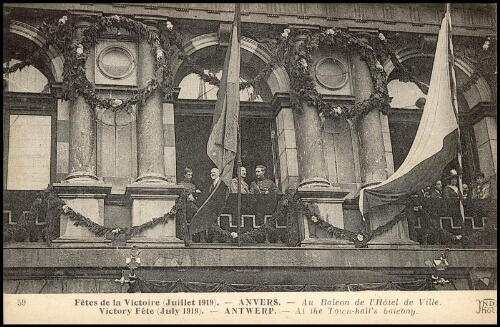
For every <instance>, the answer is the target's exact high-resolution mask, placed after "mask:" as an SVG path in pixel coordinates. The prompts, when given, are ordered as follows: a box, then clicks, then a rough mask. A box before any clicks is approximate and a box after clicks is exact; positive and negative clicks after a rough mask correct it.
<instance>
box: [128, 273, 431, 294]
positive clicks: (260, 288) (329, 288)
mask: <svg viewBox="0 0 500 327" xmlns="http://www.w3.org/2000/svg"><path fill="white" fill-rule="evenodd" d="M129 278H130V282H131V283H130V286H129V289H128V290H127V293H138V292H141V293H181V292H182V293H218V292H358V291H389V290H393V291H425V290H427V291H430V290H435V289H436V288H435V286H434V284H433V283H432V280H431V279H418V280H414V281H401V282H393V281H391V282H384V283H362V284H338V285H316V284H305V285H270V284H266V283H262V284H236V283H225V282H220V283H203V282H183V281H182V280H180V279H179V280H176V281H157V280H144V279H142V278H140V277H137V276H135V277H134V278H132V277H131V276H129Z"/></svg>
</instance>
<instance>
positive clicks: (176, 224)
mask: <svg viewBox="0 0 500 327" xmlns="http://www.w3.org/2000/svg"><path fill="white" fill-rule="evenodd" d="M451 9H452V22H453V45H454V52H455V72H456V85H457V100H458V107H459V113H458V116H459V125H460V136H461V150H462V155H463V158H462V166H463V171H462V176H463V181H464V182H465V183H467V184H468V185H470V186H472V185H473V184H474V177H475V175H476V174H477V173H478V172H482V173H484V175H485V179H486V180H487V182H488V183H489V186H490V198H489V199H486V200H481V201H472V200H471V201H469V202H467V203H466V219H465V222H464V223H461V222H460V220H461V219H459V220H457V217H459V216H457V210H458V209H457V208H458V202H457V201H454V200H449V199H439V200H438V202H433V203H430V202H427V204H426V205H427V206H428V207H426V208H434V209H432V210H434V211H433V212H431V213H430V214H429V215H427V216H426V215H424V214H423V213H422V210H419V209H418V208H417V209H415V210H413V208H414V207H418V203H417V204H416V205H415V206H411V210H409V211H410V212H412V217H411V218H408V217H403V218H402V219H398V220H397V222H396V221H395V222H394V223H391V221H392V219H393V217H389V216H388V217H379V218H377V219H372V220H371V221H365V220H364V219H363V217H362V216H361V214H360V212H359V208H358V200H359V192H360V189H361V188H362V187H365V186H367V185H372V184H374V183H378V182H381V181H383V180H385V179H386V178H388V177H389V176H390V175H391V174H393V173H394V171H396V170H397V168H398V167H399V166H400V165H401V163H402V162H403V160H404V159H405V157H406V155H407V154H408V151H409V149H410V147H411V144H412V142H413V138H414V136H415V134H416V130H417V128H418V124H419V122H420V117H421V115H422V107H421V99H422V98H425V94H426V89H425V86H427V87H428V84H429V81H430V76H431V71H432V63H433V59H434V52H435V46H436V41H437V33H438V32H439V27H440V23H441V19H442V17H443V15H444V11H445V7H444V4H391V3H387V4H384V5H375V4H357V3H355V4H347V3H338V4H333V3H332V4H326V3H325V4H319V3H318V4H299V3H297V4H292V3H244V4H241V21H242V25H241V35H242V37H241V73H240V81H241V82H242V83H246V82H248V83H249V85H251V86H250V87H246V88H244V89H242V90H241V92H240V100H241V108H240V112H241V139H242V140H241V142H242V164H243V166H245V167H246V168H247V170H248V172H249V174H248V177H247V179H248V181H251V180H254V179H255V175H254V168H255V167H256V166H257V165H259V164H264V165H265V166H267V177H268V178H270V179H271V180H273V181H274V182H275V183H276V184H277V185H278V187H279V188H280V190H281V192H282V193H283V197H286V196H288V194H290V191H294V192H295V191H296V194H298V196H299V197H300V199H301V203H303V204H304V205H305V207H307V208H309V211H306V212H304V211H297V212H295V213H294V214H287V217H286V218H283V217H282V219H281V220H279V219H278V220H277V221H276V223H275V225H274V226H273V227H275V229H274V230H275V232H273V233H274V234H269V235H267V234H266V236H265V238H264V239H259V240H256V242H257V244H253V245H249V244H245V245H244V246H242V247H236V246H234V244H229V243H231V240H229V241H227V240H225V241H221V239H220V238H218V236H214V235H216V234H214V232H213V231H212V234H211V232H210V231H209V233H208V235H206V236H207V240H208V241H209V243H208V244H202V243H203V242H202V243H192V244H191V246H190V247H186V246H185V244H184V242H183V241H182V238H183V235H182V231H181V229H182V228H180V226H181V225H182V222H181V221H180V220H179V216H178V215H175V213H174V214H173V215H166V214H167V213H169V212H171V208H172V207H173V206H174V205H175V206H177V205H178V202H179V201H178V199H179V198H180V197H181V195H182V192H183V186H182V185H180V181H181V180H182V179H183V173H184V168H185V167H190V168H191V169H192V170H193V173H194V180H193V181H194V183H195V184H196V186H197V187H199V189H200V190H201V193H200V194H201V195H200V199H198V200H199V201H201V199H203V197H204V196H205V197H206V196H208V194H207V193H208V192H207V188H208V185H209V183H210V178H209V171H210V168H212V166H213V165H212V164H211V162H210V160H209V158H208V156H206V153H205V152H206V150H205V147H206V142H207V140H208V135H209V133H210V128H211V123H212V113H213V111H214V106H215V99H216V97H217V92H218V87H217V83H214V82H210V80H209V79H210V78H212V79H217V78H220V76H221V71H222V66H223V61H224V56H225V52H226V49H227V47H228V41H229V35H230V30H231V23H232V19H233V16H234V4H231V3H227V4H226V3H220V4H219V3H206V4H201V3H196V4H195V3H175V4H112V3H110V4H99V3H93V4H84V3H82V4H42V3H40V4H4V106H3V112H4V180H3V187H4V210H3V213H4V290H5V292H7V293H23V292H24V293H71V292H121V291H125V290H126V288H125V287H123V285H121V284H119V283H116V282H115V281H114V280H115V279H116V278H119V277H120V276H121V275H122V271H124V270H126V269H128V268H130V267H128V268H127V262H126V261H125V257H127V256H128V255H129V252H130V246H131V244H137V245H138V247H139V248H140V249H141V268H137V267H134V268H133V269H135V268H137V269H138V270H136V273H137V275H139V276H140V277H141V278H142V279H144V280H178V279H182V280H183V281H184V282H207V283H209V282H226V283H229V284H230V283H240V284H241V283H249V284H254V285H258V284H262V283H268V284H276V285H305V284H310V282H308V281H310V280H311V278H313V279H314V280H318V285H320V286H324V287H329V286H332V285H346V284H369V283H386V282H401V283H404V282H411V281H414V280H424V281H425V280H428V281H429V280H430V276H431V275H433V272H434V270H433V269H434V268H436V267H433V266H432V265H429V264H428V262H429V261H430V262H432V260H433V259H436V258H439V256H440V253H441V252H442V251H443V250H444V249H445V248H451V249H452V250H451V251H450V254H449V258H448V262H449V264H450V265H449V267H448V269H447V270H445V272H444V273H443V275H442V276H444V277H446V278H448V279H449V280H451V281H453V283H450V284H447V285H438V287H444V288H448V289H478V288H492V289H493V288H494V289H496V235H495V237H494V239H491V238H488V240H485V239H486V236H484V237H483V236H481V235H486V234H477V235H479V236H478V237H480V238H481V240H479V241H478V242H472V243H468V246H464V244H465V242H461V241H460V238H459V237H456V236H458V235H461V236H462V237H465V234H464V233H463V231H464V230H465V228H468V229H469V230H470V233H469V234H471V235H472V233H473V232H477V233H487V232H488V231H493V230H494V231H496V204H495V205H493V200H494V201H496V194H497V191H496V177H497V152H496V142H497V122H496V119H497V118H496V111H497V110H496V106H497V99H496V91H497V90H496V77H497V76H496V69H497V68H496V51H497V50H496V4H453V5H452V8H451ZM44 21H46V22H49V21H52V22H56V23H55V25H53V26H52V27H49V28H47V26H48V25H43V22H44ZM70 24H71V27H72V29H71V31H72V33H73V34H72V35H64V34H63V33H64V31H66V30H65V29H64V28H65V27H66V26H69V25H70ZM106 24H108V25H106ZM127 24H128V25H127ZM63 25H64V26H63ZM61 26H62V27H61ZM144 26H145V27H144ZM51 28H52V30H51ZM55 28H59V29H58V31H62V32H60V34H57V33H59V32H54V31H55V30H54V29H55ZM286 29H288V31H287V30H286ZM329 29H331V30H329ZM172 31H175V33H177V34H176V35H177V36H178V38H177V39H176V40H174V41H172V40H173V39H172V40H171V39H169V37H172V35H173V34H172V33H173V32H172ZM284 31H285V32H284ZM325 31H326V32H325ZM329 31H332V32H329ZM336 31H341V32H342V33H346V34H340V35H348V36H346V37H347V38H348V39H349V40H351V41H352V42H353V43H356V42H362V43H363V44H365V45H368V46H369V47H370V48H372V50H373V49H375V50H377V49H378V48H377V44H379V43H377V42H378V41H382V42H385V43H384V44H387V45H389V47H390V52H384V53H383V54H380V55H379V56H377V59H379V60H381V61H380V62H378V64H379V65H381V67H380V68H381V69H380V71H379V74H382V73H381V72H383V75H382V76H386V79H385V81H383V82H382V83H385V87H386V88H387V90H388V99H389V101H390V108H386V107H384V106H380V107H375V108H370V109H369V110H367V112H366V113H365V114H363V115H360V116H359V117H356V119H352V118H353V117H347V118H346V117H345V116H343V115H341V114H339V117H340V118H336V119H332V118H330V117H326V118H325V117H324V115H322V114H318V106H317V105H316V106H315V105H313V104H311V103H310V102H308V101H303V100H301V98H300V96H297V94H299V93H300V92H297V79H296V78H294V77H293V76H291V73H292V72H293V71H291V70H290V66H287V65H285V64H273V63H274V62H275V60H276V58H277V57H276V53H277V52H276V51H277V50H276V47H277V45H279V42H280V41H279V40H281V41H283V39H286V41H287V42H290V43H291V44H292V45H293V46H294V47H297V48H300V47H301V45H303V44H304V43H306V42H310V40H311V39H313V40H315V39H314V37H313V36H314V35H318V33H323V34H322V35H328V34H329V33H340V32H336ZM282 33H285V35H284V36H283V35H282ZM325 33H326V34H325ZM280 35H281V39H280ZM334 35H335V34H334ZM337 35H339V34H337ZM52 37H58V38H59V42H60V41H61V40H64V41H63V43H58V44H59V45H60V44H68V47H67V48H61V47H60V46H58V44H56V43H51V42H50V41H51V38H52ZM75 40H76V42H77V43H78V42H81V43H80V44H72V42H73V43H74V42H75ZM156 40H157V41H156ZM64 42H66V43H64ZM89 44H90V45H91V47H89V46H88V45H89ZM159 44H160V45H164V44H170V45H172V46H173V45H178V47H177V49H178V52H177V53H175V54H174V53H170V52H169V51H170V49H171V48H167V49H166V48H165V47H161V46H159ZM356 44H357V43H356ZM306 48H307V47H306ZM68 49H72V50H71V51H75V52H76V54H75V53H68V52H67V51H68ZM78 49H81V50H78ZM172 49H173V48H172ZM353 49H354V48H351V46H350V43H348V45H346V46H344V47H340V46H335V45H332V44H328V43H327V42H320V44H318V45H317V47H316V48H314V51H311V52H310V55H311V57H310V58H309V59H308V60H309V61H306V66H305V69H309V71H310V72H311V78H312V81H313V83H314V90H315V92H316V94H319V95H320V96H321V99H322V100H321V101H323V102H322V103H324V104H325V105H328V106H331V108H334V109H333V111H334V112H335V110H338V111H339V113H341V112H342V111H346V110H347V111H348V110H351V109H352V108H362V107H363V106H362V104H363V103H371V102H366V101H369V100H370V99H371V97H372V96H373V95H374V94H378V93H377V92H378V91H379V84H377V81H379V80H377V79H376V77H374V76H379V75H374V73H373V69H372V67H371V66H370V65H371V64H373V62H371V61H370V60H367V59H366V58H367V56H366V55H363V52H362V51H357V50H356V51H354V50H353ZM379 50H380V49H379ZM158 51H159V52H158ZM380 51H382V50H380ZM34 53H36V55H33V54H34ZM391 54H392V56H393V57H391ZM27 58H29V64H30V65H29V66H27V67H24V66H23V67H22V68H23V69H22V70H16V69H14V68H15V67H16V65H19V64H22V63H25V62H26V59H27ZM165 58H168V60H166V59H165ZM188 58H189V59H188ZM383 59H385V60H383ZM70 65H73V66H72V67H74V68H75V69H72V68H71V67H70V68H68V67H69V66H70ZM307 65H310V67H307ZM13 67H14V68H13ZM193 67H196V68H197V69H194V68H193ZM9 69H11V72H10V73H9V74H6V73H5V72H6V70H7V71H8V70H9ZM79 69H81V71H83V76H84V79H86V81H82V80H81V76H82V75H78V74H79V73H78V70H79ZM81 71H80V73H81ZM264 72H266V73H265V74H264ZM72 74H74V75H72ZM262 76H264V78H262ZM166 79H169V81H170V80H171V83H170V84H169V85H168V86H169V89H168V90H167V91H165V90H161V91H160V89H161V87H160V86H158V85H159V84H155V83H160V84H161V83H163V84H162V85H165V84H166V83H165V82H163V81H165V80H166ZM379 82H380V81H379ZM76 89H79V90H82V89H83V90H85V91H76ZM299 89H300V88H299ZM382 93H383V92H382ZM297 99H298V100H297ZM297 101H298V104H297ZM419 101H420V102H419ZM125 104H130V106H125ZM119 109H125V110H119ZM352 110H354V109H352ZM458 167H459V164H458V160H456V161H453V162H451V163H450V164H449V165H448V167H446V169H445V171H443V180H444V178H446V176H447V175H448V173H449V171H450V170H451V169H457V168H458ZM48 186H49V188H50V190H51V191H52V192H53V193H54V194H56V195H57V198H58V199H60V200H63V201H64V203H65V204H66V207H62V208H64V209H62V210H63V211H62V212H59V215H58V220H57V223H56V224H53V222H52V221H51V222H50V224H49V222H48V221H47V219H48V218H47V217H49V216H50V215H49V211H50V205H49V206H48V208H49V209H46V210H45V211H40V210H39V211H37V212H39V213H41V214H37V215H36V217H34V216H33V215H32V213H33V210H30V208H33V203H36V201H37V199H38V198H39V197H40V191H43V190H45V189H46V188H47V187H48ZM278 198H279V197H278ZM294 199H295V198H294ZM232 200H234V198H232V197H230V199H229V204H228V209H227V210H226V211H227V212H225V213H224V214H223V215H221V216H220V217H219V218H218V220H217V222H218V226H220V227H221V228H222V229H224V230H226V231H231V232H234V231H235V230H236V228H237V224H236V223H235V222H236V217H235V215H234V210H233V209H234V208H233V207H234V201H232ZM414 200H415V199H414ZM415 201H416V200H415ZM44 203H46V202H44ZM47 203H48V202H47ZM259 203H263V204H265V205H259ZM231 205H233V207H231ZM280 205H282V202H278V200H277V197H270V196H268V197H260V198H259V197H255V196H252V195H248V196H247V197H245V198H244V206H245V207H244V210H247V211H246V212H243V214H244V216H243V217H242V218H243V219H242V221H243V226H242V228H243V230H245V231H246V232H250V231H251V230H254V229H256V228H258V227H259V226H262V225H263V224H264V223H265V222H266V220H270V219H271V218H272V216H273V213H274V212H275V211H276V210H278V209H279V208H281V207H280ZM478 206H479V207H481V208H482V209H481V210H479V211H480V213H477V212H478V210H476V209H474V208H477V207H478ZM230 207H231V208H233V209H230ZM68 208H71V210H70V209H68ZM257 208H258V210H257ZM301 208H304V207H301ZM231 210H233V211H231ZM266 210H267V211H266ZM429 210H431V209H429ZM432 210H431V211H432ZM440 210H441V211H440ZM74 212H78V213H79V214H81V215H82V216H83V217H86V218H88V219H90V220H91V221H92V223H93V224H96V225H95V226H98V227H95V228H94V229H92V226H94V225H92V223H87V225H85V224H82V223H80V224H78V225H75V224H74V219H75V217H76V216H74V215H72V213H74ZM59 217H60V219H59ZM155 217H163V219H164V220H163V224H157V225H155V226H154V227H152V228H143V229H141V230H140V231H138V232H137V233H134V235H128V236H127V240H125V241H126V242H125V243H123V242H122V243H121V244H119V245H116V244H115V241H116V240H114V239H113V237H111V236H110V235H111V234H109V233H106V234H103V233H104V232H103V233H101V234H99V232H97V233H96V230H100V231H103V230H107V229H112V230H114V231H116V229H124V230H125V229H130V228H131V227H132V226H145V224H147V223H148V222H149V221H151V219H152V218H155ZM290 217H294V221H292V222H291V220H292V219H291V218H290ZM318 217H320V218H321V222H322V223H323V225H321V224H318V223H317V222H318ZM429 217H431V218H429ZM33 219H34V220H33ZM78 219H83V218H81V217H80V218H78ZM431 221H434V223H435V224H437V225H436V226H437V227H435V228H434V227H432V226H433V225H432V223H430V222H431ZM80 222H81V220H80ZM89 224H90V225H89ZM16 225H18V226H17V227H16ZM49 225H50V226H49ZM89 226H90V228H87V227H89ZM321 226H328V228H329V229H328V228H321ZM101 227H102V228H101ZM379 227H382V228H379ZM16 228H17V229H16ZM96 228H97V229H96ZM99 228H101V229H99ZM377 228H378V229H377ZM290 229H294V231H295V233H296V234H297V235H296V240H297V241H296V242H295V243H294V244H293V245H294V246H290V245H292V244H291V243H292V242H287V240H290V237H291V236H290V234H291V232H290ZM6 230H9V231H10V232H9V234H6V232H5V231H6ZM381 230H383V232H381ZM336 231H339V232H338V233H337V232H336ZM340 231H348V232H349V233H351V234H352V235H354V236H352V237H350V238H349V237H342V235H345V233H344V234H341V232H340ZM443 231H444V232H443ZM108 232H109V231H108ZM51 233H52V234H54V233H55V234H57V235H56V237H55V239H52V238H50V237H49V235H52V234H51ZM436 233H437V234H439V233H441V234H442V233H445V235H448V236H449V237H451V239H450V238H449V237H448V238H446V237H442V236H432V235H437V234H436ZM114 234H115V235H119V234H120V233H119V232H114ZM462 234H463V235H462ZM6 235H7V236H6ZM222 235H225V234H222ZM349 235H350V234H349ZM129 236H132V237H131V238H130V237H129ZM219 236H220V235H219ZM358 236H359V237H360V238H359V239H358V241H356V237H358ZM353 237H354V239H353ZM366 237H369V241H368V242H363V240H362V239H363V238H366ZM49 241H51V242H49ZM122 241H123V240H122ZM48 242H49V243H50V244H47V243H48ZM196 242H198V241H196ZM226 242H227V243H226ZM356 242H361V243H362V245H363V246H362V247H361V248H359V247H358V246H356V245H357V243H356ZM233 243H234V242H233ZM287 243H288V246H287ZM471 244H472V245H471ZM464 247H467V248H464ZM132 256H133V255H132ZM143 268H144V269H143ZM200 268H203V269H200ZM249 269H250V270H249ZM202 270H209V271H213V272H217V274H212V276H216V277H213V278H212V279H207V277H206V276H205V275H204V274H203V273H201V272H200V271H202ZM245 271H246V272H245ZM477 272H480V273H481V274H483V275H484V274H487V275H488V274H489V275H488V276H490V279H489V283H487V284H484V283H483V284H484V285H483V284H481V282H479V281H478V280H477V279H474V277H471V276H474V274H475V273H477ZM332 276H334V277H332ZM430 281H431V282H432V280H430ZM431 284H432V283H431Z"/></svg>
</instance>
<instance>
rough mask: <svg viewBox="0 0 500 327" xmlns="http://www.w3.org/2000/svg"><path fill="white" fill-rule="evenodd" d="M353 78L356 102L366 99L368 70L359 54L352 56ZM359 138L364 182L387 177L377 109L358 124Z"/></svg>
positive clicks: (369, 90) (370, 88) (368, 87)
mask: <svg viewBox="0 0 500 327" xmlns="http://www.w3.org/2000/svg"><path fill="white" fill-rule="evenodd" d="M353 79H354V85H355V86H354V89H355V90H354V94H355V101H356V103H360V102H363V101H364V100H366V99H368V98H369V97H370V95H371V94H372V92H373V84H372V80H371V77H370V71H369V70H368V66H367V64H366V62H365V61H364V60H362V59H361V57H360V55H358V54H356V55H354V56H353ZM358 132H359V138H360V139H361V144H360V145H361V151H360V152H361V153H360V159H361V171H362V173H361V175H362V177H361V178H362V181H363V182H364V183H365V184H372V183H377V182H382V181H383V180H385V179H386V178H387V170H386V169H387V164H386V160H385V149H384V139H383V133H382V124H381V121H380V113H379V111H378V110H377V109H375V110H372V111H370V112H369V113H368V114H366V115H365V116H364V117H363V118H362V119H361V120H360V121H359V124H358Z"/></svg>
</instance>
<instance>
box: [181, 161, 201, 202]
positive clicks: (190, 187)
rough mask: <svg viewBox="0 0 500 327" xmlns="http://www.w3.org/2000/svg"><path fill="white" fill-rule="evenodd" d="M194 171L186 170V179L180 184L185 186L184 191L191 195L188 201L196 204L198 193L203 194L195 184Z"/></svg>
mask: <svg viewBox="0 0 500 327" xmlns="http://www.w3.org/2000/svg"><path fill="white" fill-rule="evenodd" d="M192 180H193V170H192V169H191V168H188V167H186V168H184V179H183V180H182V181H181V182H180V183H179V184H181V185H182V186H184V189H185V190H186V191H187V192H188V193H189V195H188V201H191V202H194V201H195V196H196V193H201V191H200V190H199V189H197V188H196V185H194V184H193V182H192Z"/></svg>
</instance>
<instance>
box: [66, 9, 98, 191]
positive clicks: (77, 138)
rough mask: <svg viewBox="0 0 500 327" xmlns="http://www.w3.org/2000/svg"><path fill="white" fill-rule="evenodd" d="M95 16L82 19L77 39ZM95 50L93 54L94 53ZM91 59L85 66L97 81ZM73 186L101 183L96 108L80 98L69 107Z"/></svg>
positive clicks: (89, 74)
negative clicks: (98, 164) (97, 174)
mask: <svg viewBox="0 0 500 327" xmlns="http://www.w3.org/2000/svg"><path fill="white" fill-rule="evenodd" d="M91 19H92V17H91V16H88V15H81V16H78V18H77V22H76V32H75V33H76V35H75V36H76V37H77V38H80V37H81V36H82V31H83V29H85V28H86V27H88V26H89V25H91ZM92 51H93V50H91V53H92ZM92 58H93V55H91V56H89V58H88V60H87V62H86V63H85V71H86V74H87V79H89V80H90V81H92V80H93V76H94V74H93V71H94V60H92ZM69 106H70V114H69V167H68V168H69V175H68V176H67V177H66V180H67V181H69V182H93V181H98V178H97V176H96V171H97V160H96V158H97V157H96V144H97V142H96V136H97V133H96V128H97V126H96V121H95V113H94V108H92V107H91V106H90V104H88V103H87V102H86V100H85V99H84V98H83V97H82V96H80V95H77V97H76V98H75V99H74V100H71V101H70V103H69Z"/></svg>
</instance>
